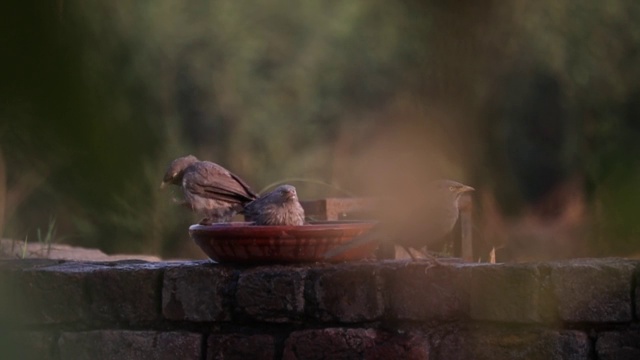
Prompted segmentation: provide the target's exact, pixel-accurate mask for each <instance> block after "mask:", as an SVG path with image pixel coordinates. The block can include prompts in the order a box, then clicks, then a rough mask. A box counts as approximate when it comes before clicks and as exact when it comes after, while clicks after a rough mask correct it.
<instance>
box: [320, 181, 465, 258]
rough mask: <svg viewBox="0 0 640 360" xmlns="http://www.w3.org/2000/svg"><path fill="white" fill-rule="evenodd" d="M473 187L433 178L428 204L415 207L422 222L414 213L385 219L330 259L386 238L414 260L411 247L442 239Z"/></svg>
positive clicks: (334, 253)
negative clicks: (465, 195) (388, 219)
mask: <svg viewBox="0 0 640 360" xmlns="http://www.w3.org/2000/svg"><path fill="white" fill-rule="evenodd" d="M473 190H475V189H474V188H472V187H471V186H467V185H464V184H461V183H459V182H456V181H452V180H436V181H434V182H431V183H429V184H428V186H427V189H426V191H427V193H428V195H429V202H428V204H426V206H424V207H422V208H419V209H417V210H416V211H418V214H416V215H419V217H420V218H421V219H423V221H422V222H421V223H419V224H416V223H415V222H414V221H415V217H411V218H410V219H409V218H407V219H395V221H385V220H384V219H382V220H381V222H380V223H379V224H378V225H376V227H375V228H373V229H372V230H371V231H369V232H367V233H366V234H363V235H361V236H359V237H357V238H355V239H353V240H352V241H350V242H348V243H346V244H344V245H342V246H339V247H337V248H335V249H332V250H331V251H329V252H327V254H325V258H327V259H330V258H332V257H334V256H336V255H339V254H341V253H343V252H345V251H348V250H350V249H352V248H354V247H356V246H359V245H360V244H364V243H367V242H370V241H386V242H391V243H393V244H395V245H398V246H401V247H402V248H404V249H405V251H406V252H407V253H408V254H409V256H411V258H412V259H413V260H415V257H414V255H413V254H412V253H411V251H410V249H409V248H413V249H415V250H418V251H419V249H420V248H422V247H425V246H429V245H434V244H437V243H439V242H440V241H442V240H443V239H444V237H445V236H446V235H447V234H449V233H450V232H451V230H453V227H454V226H455V224H456V222H457V221H458V216H459V209H458V200H459V199H460V196H461V195H462V194H464V193H466V192H469V191H473ZM382 245H384V244H382Z"/></svg>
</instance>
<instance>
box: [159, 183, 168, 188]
mask: <svg viewBox="0 0 640 360" xmlns="http://www.w3.org/2000/svg"><path fill="white" fill-rule="evenodd" d="M166 186H167V183H166V182H164V181H163V182H161V183H160V189H164V188H165V187H166Z"/></svg>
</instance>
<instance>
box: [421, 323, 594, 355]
mask: <svg viewBox="0 0 640 360" xmlns="http://www.w3.org/2000/svg"><path fill="white" fill-rule="evenodd" d="M436 343H437V345H436V346H435V348H434V355H435V356H434V357H432V359H436V360H458V359H460V360H467V359H476V360H511V359H530V360H537V359H540V360H554V359H558V360H560V359H562V360H588V359H590V358H591V357H590V354H591V343H590V341H589V337H588V336H587V334H585V333H583V332H579V331H572V330H561V331H556V330H546V329H539V330H522V329H505V328H501V329H489V328H482V327H471V328H466V329H460V330H458V331H450V332H448V333H447V334H446V335H445V336H444V337H443V338H442V339H440V340H438V341H437V342H436Z"/></svg>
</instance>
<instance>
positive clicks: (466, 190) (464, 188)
mask: <svg viewBox="0 0 640 360" xmlns="http://www.w3.org/2000/svg"><path fill="white" fill-rule="evenodd" d="M469 191H476V189H474V188H472V187H471V186H467V185H462V186H461V187H460V189H458V193H459V194H462V193H466V192H469Z"/></svg>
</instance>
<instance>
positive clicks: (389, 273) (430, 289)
mask: <svg viewBox="0 0 640 360" xmlns="http://www.w3.org/2000/svg"><path fill="white" fill-rule="evenodd" d="M383 273H384V283H385V290H384V295H385V298H386V302H387V304H388V305H387V308H388V313H389V314H390V316H391V317H393V318H397V319H405V320H444V319H448V320H454V319H458V318H463V317H466V316H467V315H468V312H469V296H468V289H467V286H468V281H467V280H466V279H467V278H466V276H467V275H466V274H467V271H466V269H465V267H464V266H460V265H446V266H432V264H430V263H427V262H416V263H404V264H402V263H401V264H399V265H394V266H393V267H390V268H385V269H383Z"/></svg>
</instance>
